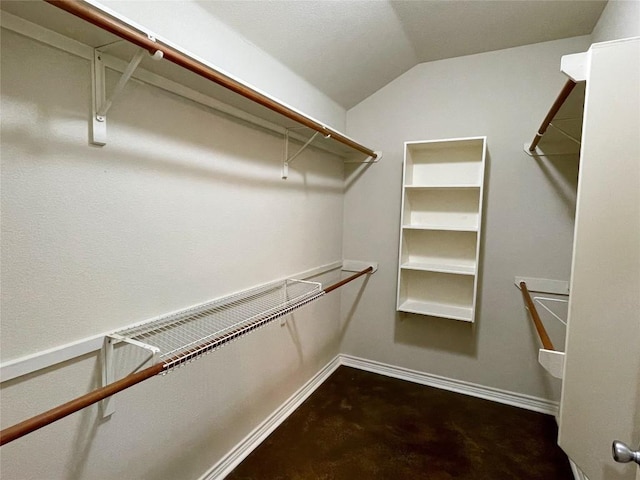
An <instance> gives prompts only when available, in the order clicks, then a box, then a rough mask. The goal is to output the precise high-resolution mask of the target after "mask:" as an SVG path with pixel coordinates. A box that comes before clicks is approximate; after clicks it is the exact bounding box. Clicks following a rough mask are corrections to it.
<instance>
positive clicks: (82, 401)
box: [0, 266, 374, 446]
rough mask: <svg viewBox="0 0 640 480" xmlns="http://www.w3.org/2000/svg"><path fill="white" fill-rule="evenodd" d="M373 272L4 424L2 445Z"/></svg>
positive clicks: (343, 281) (371, 270)
mask: <svg viewBox="0 0 640 480" xmlns="http://www.w3.org/2000/svg"><path fill="white" fill-rule="evenodd" d="M373 272H374V268H373V267H372V266H369V267H367V268H365V269H364V270H361V271H359V272H357V273H355V274H354V275H351V276H350V277H348V278H345V279H344V280H342V281H340V282H337V283H334V284H333V285H330V286H328V287H327V288H325V289H323V290H321V291H320V292H318V293H317V294H314V295H312V296H307V297H302V298H301V299H300V300H299V301H296V302H295V303H294V304H291V305H287V306H286V307H283V308H282V309H278V310H276V311H270V312H269V313H268V314H265V316H258V317H257V318H255V319H253V320H251V321H250V322H246V323H243V324H242V325H241V326H239V327H237V328H235V329H234V330H231V331H227V332H226V333H225V334H224V335H223V336H215V337H213V338H208V339H206V340H205V341H203V342H202V343H199V344H197V345H188V349H186V350H183V351H182V352H180V353H179V354H178V355H174V356H173V357H171V358H169V359H166V360H164V361H162V362H160V363H156V364H155V365H153V366H151V367H148V368H145V369H144V370H141V371H139V372H137V373H133V374H131V375H127V376H126V377H124V378H122V379H120V380H118V381H116V382H113V383H111V384H109V385H106V386H104V387H102V388H98V389H96V390H93V391H92V392H89V393H87V394H85V395H83V396H81V397H78V398H76V399H74V400H71V401H69V402H67V403H64V404H62V405H60V406H58V407H55V408H52V409H51V410H49V411H47V412H44V413H41V414H40V415H36V416H35V417H31V418H29V419H27V420H24V421H22V422H20V423H18V424H16V425H13V426H12V427H8V428H5V429H4V430H2V431H0V446H1V445H4V444H6V443H9V442H12V441H14V440H17V439H18V438H20V437H23V436H24V435H27V434H28V433H31V432H33V431H35V430H38V429H40V428H42V427H44V426H47V425H49V424H50V423H53V422H55V421H57V420H60V419H62V418H64V417H66V416H68V415H71V414H72V413H75V412H77V411H79V410H82V409H83V408H86V407H88V406H90V405H93V404H94V403H97V402H99V401H101V400H104V399H106V398H108V397H110V396H112V395H114V394H116V393H118V392H121V391H123V390H125V389H127V388H129V387H132V386H133V385H136V384H138V383H140V382H142V381H144V380H147V379H149V378H151V377H154V376H156V375H159V374H162V373H165V372H167V371H169V370H170V369H171V368H173V367H174V366H175V364H176V363H180V362H183V361H184V359H192V358H193V356H194V355H195V354H198V355H199V354H201V353H202V352H203V351H210V350H212V349H214V348H218V347H221V346H222V345H224V344H226V343H228V342H230V341H232V340H235V339H236V338H238V337H240V336H242V335H244V334H246V333H249V332H251V331H253V330H255V329H256V328H259V327H261V326H263V325H265V324H266V323H269V322H271V321H272V320H275V319H276V318H280V317H282V316H283V315H286V314H288V313H290V312H291V311H293V310H294V309H296V308H298V307H301V306H303V305H306V304H307V303H309V302H310V301H313V300H315V299H317V298H320V297H321V296H323V295H325V294H327V293H329V292H332V291H333V290H335V289H337V288H339V287H341V286H343V285H345V284H346V283H349V282H351V281H353V280H355V279H356V278H358V277H360V276H362V275H365V274H367V273H373Z"/></svg>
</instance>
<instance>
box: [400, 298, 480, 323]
mask: <svg viewBox="0 0 640 480" xmlns="http://www.w3.org/2000/svg"><path fill="white" fill-rule="evenodd" d="M398 311H400V312H407V313H416V314H418V315H429V316H431V317H440V318H450V319H452V320H461V321H463V322H472V321H473V309H472V308H470V307H456V306H452V305H444V304H441V303H433V302H418V301H415V300H407V301H405V302H403V303H402V305H400V306H399V307H398Z"/></svg>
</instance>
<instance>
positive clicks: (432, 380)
mask: <svg viewBox="0 0 640 480" xmlns="http://www.w3.org/2000/svg"><path fill="white" fill-rule="evenodd" d="M340 364H341V365H345V366H347V367H353V368H358V369H360V370H366V371H368V372H373V373H378V374H380V375H386V376H387V377H393V378H398V379H400V380H407V381H409V382H414V383H419V384H421V385H428V386H430V387H436V388H441V389H443V390H449V391H451V392H456V393H462V394H464V395H470V396H472V397H478V398H483V399H485V400H491V401H493V402H498V403H503V404H505V405H511V406H514V407H520V408H524V409H527V410H532V411H534V412H540V413H546V414H549V415H556V414H557V412H558V402H552V401H550V400H546V399H543V398H538V397H533V396H530V395H524V394H522V393H515V392H509V391H507V390H500V389H498V388H492V387H485V386H483V385H478V384H475V383H470V382H465V381H462V380H455V379H452V378H446V377H441V376H439V375H433V374H430V373H424V372H419V371H417V370H410V369H408V368H403V367H396V366H393V365H388V364H385V363H380V362H376V361H373V360H366V359H363V358H358V357H353V356H351V355H344V354H341V355H340Z"/></svg>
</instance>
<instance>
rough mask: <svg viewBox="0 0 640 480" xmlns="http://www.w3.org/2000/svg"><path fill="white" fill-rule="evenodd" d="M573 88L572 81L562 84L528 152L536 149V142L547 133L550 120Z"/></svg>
mask: <svg viewBox="0 0 640 480" xmlns="http://www.w3.org/2000/svg"><path fill="white" fill-rule="evenodd" d="M575 86H576V82H574V81H573V80H567V83H565V84H564V87H562V90H560V94H559V95H558V98H556V101H555V102H553V105H551V108H550V109H549V113H547V116H546V117H544V120H543V121H542V124H541V125H540V128H539V129H538V133H536V136H535V137H533V142H531V145H530V146H529V151H530V152H533V151H534V150H535V149H536V147H537V146H538V142H540V139H541V138H542V136H543V135H544V134H545V132H546V131H547V128H548V127H549V124H550V123H551V120H553V117H555V116H556V113H558V110H560V107H562V105H563V104H564V102H565V101H566V100H567V97H569V95H570V94H571V91H572V90H573V88H574V87H575Z"/></svg>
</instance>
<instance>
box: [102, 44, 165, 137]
mask: <svg viewBox="0 0 640 480" xmlns="http://www.w3.org/2000/svg"><path fill="white" fill-rule="evenodd" d="M149 38H150V39H151V40H153V41H155V39H154V38H153V37H149ZM110 46H111V45H106V47H110ZM104 50H105V48H101V47H98V48H95V49H94V50H93V61H92V62H91V63H92V65H91V67H92V68H91V94H92V97H93V99H92V100H93V101H92V102H91V108H92V111H91V134H90V137H91V140H90V141H91V143H92V144H93V145H98V146H101V147H102V146H104V145H106V143H107V112H109V109H110V108H111V105H113V101H114V100H115V99H116V98H117V97H118V95H120V94H121V93H122V90H124V87H125V85H126V84H127V82H128V81H129V79H130V78H131V76H132V75H133V73H134V72H135V71H136V68H138V65H139V64H140V62H141V61H142V59H143V58H144V55H145V52H146V50H145V49H143V48H140V49H138V51H137V52H136V54H135V55H134V56H133V58H132V59H131V61H130V62H129V65H127V68H125V70H124V72H122V76H121V77H120V80H118V83H117V84H116V86H115V88H114V89H113V92H112V93H111V97H110V98H107V94H106V71H105V64H104V62H103V60H102V55H103V53H104ZM151 57H152V58H153V59H154V60H160V59H161V58H162V57H163V53H162V51H161V50H156V51H155V53H154V54H153V55H151Z"/></svg>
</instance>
